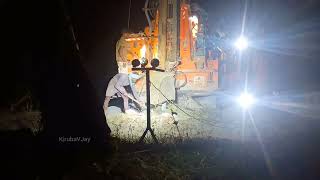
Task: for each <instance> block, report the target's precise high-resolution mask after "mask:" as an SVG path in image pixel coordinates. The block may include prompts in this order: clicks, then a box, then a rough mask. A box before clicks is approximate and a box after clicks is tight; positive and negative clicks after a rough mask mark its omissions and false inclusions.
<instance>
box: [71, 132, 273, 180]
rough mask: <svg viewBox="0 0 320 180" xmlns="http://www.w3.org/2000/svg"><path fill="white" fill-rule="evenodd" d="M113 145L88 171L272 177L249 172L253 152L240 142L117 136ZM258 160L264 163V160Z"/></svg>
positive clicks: (123, 175) (130, 175)
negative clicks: (145, 139) (162, 141)
mask: <svg viewBox="0 0 320 180" xmlns="http://www.w3.org/2000/svg"><path fill="white" fill-rule="evenodd" d="M112 144H113V153H112V154H111V155H110V156H108V157H107V158H104V159H101V161H100V162H96V163H95V164H94V165H92V164H90V165H88V166H87V167H86V168H84V169H86V170H84V171H90V173H91V176H92V177H93V176H94V177H97V174H99V175H100V176H101V178H102V179H104V178H110V179H255V178H258V179H268V178H267V176H266V173H260V174H257V173H250V172H248V169H246V168H247V166H246V163H247V162H248V160H250V155H249V154H248V153H247V152H246V151H245V150H244V149H243V148H244V147H243V145H242V144H239V143H234V142H230V141H224V140H203V139H196V140H188V141H183V142H179V143H171V144H161V145H159V144H135V143H133V142H128V141H124V140H120V139H116V138H114V139H112ZM254 163H256V164H258V166H259V167H263V166H264V162H263V161H260V160H258V161H254ZM258 166H257V167H258ZM89 167H91V168H89ZM73 173H74V174H77V173H80V174H81V173H83V170H82V172H79V171H77V170H76V171H74V172H73ZM90 173H89V174H90ZM68 177H69V179H72V178H70V177H72V174H71V175H69V176H68ZM98 179H99V178H98Z"/></svg>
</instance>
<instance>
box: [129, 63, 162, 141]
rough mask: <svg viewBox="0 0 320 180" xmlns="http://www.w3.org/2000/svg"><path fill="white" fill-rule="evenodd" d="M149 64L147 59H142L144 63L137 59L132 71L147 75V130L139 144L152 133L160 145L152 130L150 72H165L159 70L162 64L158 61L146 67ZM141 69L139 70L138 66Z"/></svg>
mask: <svg viewBox="0 0 320 180" xmlns="http://www.w3.org/2000/svg"><path fill="white" fill-rule="evenodd" d="M147 64H148V60H147V59H146V58H144V59H142V62H141V63H140V61H139V60H138V59H135V60H133V61H132V71H143V72H145V73H146V93H147V128H146V130H145V131H144V133H143V134H142V136H141V137H140V140H139V143H141V142H142V141H143V140H144V138H145V136H146V135H147V133H148V131H150V133H151V136H152V138H153V140H154V142H155V143H159V141H158V140H157V138H156V135H155V134H154V132H153V130H152V128H151V112H150V106H151V105H150V71H160V72H164V70H162V69H158V68H157V67H158V66H159V64H160V62H159V60H158V59H156V58H155V59H152V60H151V67H146V66H147ZM140 65H141V67H140V68H139V67H138V66H140Z"/></svg>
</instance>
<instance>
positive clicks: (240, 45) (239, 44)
mask: <svg viewBox="0 0 320 180" xmlns="http://www.w3.org/2000/svg"><path fill="white" fill-rule="evenodd" d="M235 46H236V48H237V49H239V50H244V49H246V48H247V47H248V40H247V38H245V37H244V36H240V37H239V38H238V39H237V41H236V42H235Z"/></svg>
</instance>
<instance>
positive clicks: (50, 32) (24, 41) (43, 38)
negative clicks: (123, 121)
mask: <svg viewBox="0 0 320 180" xmlns="http://www.w3.org/2000/svg"><path fill="white" fill-rule="evenodd" d="M197 2H198V3H199V4H200V5H202V7H204V8H205V9H206V10H207V11H208V14H209V22H208V25H209V27H211V28H212V29H223V30H224V31H227V32H229V33H230V34H232V35H237V34H239V33H240V29H241V20H242V15H243V10H244V5H245V2H246V1H236V0H229V1H225V0H217V1H213V0H198V1H197ZM143 5H144V0H132V7H131V8H132V9H131V23H130V24H131V26H130V29H129V30H130V31H132V32H138V31H139V30H141V31H142V30H143V28H144V27H145V25H146V24H147V22H146V19H145V16H144V13H143V11H142V9H141V8H142V7H143ZM0 6H1V9H0V14H1V16H0V22H1V34H0V35H1V51H2V58H1V62H2V65H1V84H2V85H1V87H2V88H1V99H3V100H4V101H2V102H3V104H7V103H10V102H12V101H15V100H16V98H17V97H18V96H21V95H22V94H24V92H25V90H26V89H28V88H29V87H30V86H34V84H35V83H34V82H36V81H37V78H38V77H39V76H42V75H41V73H46V72H41V71H39V72H37V73H35V71H34V69H37V67H38V68H39V67H42V66H46V65H43V64H41V63H39V62H40V60H39V59H41V58H39V56H40V54H41V55H43V61H41V62H42V63H44V64H46V62H48V59H50V58H53V59H54V58H58V57H59V56H61V52H62V49H64V50H65V49H66V48H67V47H69V48H70V47H72V42H71V41H70V40H66V38H64V40H61V41H63V42H60V41H58V40H59V38H57V37H62V36H63V37H65V35H63V34H65V33H66V30H65V29H66V28H65V27H66V26H65V25H64V22H63V21H64V17H63V12H62V11H61V8H60V7H59V3H57V2H51V1H50V3H49V2H48V3H44V2H42V1H36V0H31V1H23V0H11V1H1V4H0ZM66 6H67V9H68V12H69V14H70V15H71V19H72V23H73V25H74V27H75V32H76V36H77V39H78V42H79V45H80V52H81V64H82V66H83V67H84V68H85V70H86V71H87V72H88V74H89V79H90V81H91V82H92V84H93V85H94V87H95V88H96V92H97V94H98V96H99V97H100V98H103V92H104V89H105V88H106V84H107V81H108V79H110V77H112V76H113V75H114V74H115V73H116V67H117V66H116V63H115V53H114V52H115V43H116V41H117V40H118V39H119V38H120V35H121V32H124V31H128V29H127V20H128V6H129V0H121V1H120V0H119V1H118V0H117V1H107V0H91V1H87V0H73V1H66ZM319 7H320V6H319V2H318V1H313V0H309V1H298V0H283V1H250V0H248V1H247V10H248V11H247V21H246V26H245V33H246V34H248V36H249V37H250V36H252V37H254V36H255V34H257V33H258V32H259V30H261V28H263V29H264V31H265V34H264V37H263V38H264V39H265V40H266V41H268V46H267V47H261V48H262V50H266V52H264V53H266V54H267V56H266V57H268V58H267V61H268V62H269V64H268V66H271V67H272V68H269V69H272V70H271V71H272V72H273V73H271V74H272V77H273V78H274V79H273V82H277V84H276V85H275V87H277V88H278V89H289V88H293V89H294V88H298V87H301V86H304V85H316V84H317V83H318V77H319V70H318V69H319V68H318V67H319V65H320V63H319V61H318V55H319V39H320V35H319V32H318V29H319V26H320V23H319V22H320V21H319V17H320V16H319V14H318V13H317V10H318V9H319ZM259 38H260V39H259ZM259 38H257V39H255V41H259V40H261V37H259ZM62 46H63V47H62ZM260 50H261V49H260ZM276 50H277V51H276ZM64 52H65V51H64ZM68 52H69V53H70V51H68ZM62 54H63V53H62ZM67 54H68V53H67ZM35 57H37V58H35ZM34 59H37V60H36V61H35V60H34ZM75 59H77V58H75ZM50 62H51V60H50ZM39 64H41V66H40V65H39ZM49 64H50V63H48V64H47V66H49ZM40 69H43V68H40ZM38 70H39V69H38ZM274 72H276V73H274ZM39 74H40V75H39ZM43 77H45V76H43ZM38 79H39V78H38ZM40 79H41V78H40ZM42 80H43V79H42ZM43 81H44V80H43ZM284 82H286V83H284ZM287 82H290V83H287ZM30 84H31V85H30Z"/></svg>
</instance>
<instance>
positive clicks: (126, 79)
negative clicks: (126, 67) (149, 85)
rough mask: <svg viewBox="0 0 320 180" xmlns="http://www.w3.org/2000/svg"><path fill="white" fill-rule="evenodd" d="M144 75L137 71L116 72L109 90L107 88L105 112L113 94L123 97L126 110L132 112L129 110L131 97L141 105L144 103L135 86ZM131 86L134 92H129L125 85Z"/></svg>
mask: <svg viewBox="0 0 320 180" xmlns="http://www.w3.org/2000/svg"><path fill="white" fill-rule="evenodd" d="M141 77H142V76H140V75H138V74H136V73H130V74H125V73H118V74H116V75H115V76H114V77H113V78H112V79H111V80H110V82H109V84H108V87H107V90H106V97H105V100H104V105H103V108H104V110H105V112H107V110H108V106H109V101H110V99H111V97H112V96H114V95H116V96H118V97H121V98H122V99H123V106H124V112H125V113H126V112H130V111H128V110H129V99H131V100H132V101H134V102H136V103H137V104H139V105H140V106H142V105H143V102H142V101H141V100H140V98H139V97H138V94H137V91H136V88H135V85H134V84H135V82H136V81H137V80H138V79H140V78H141ZM128 86H129V87H130V89H131V91H132V94H131V93H129V92H127V90H126V88H125V87H128Z"/></svg>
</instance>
